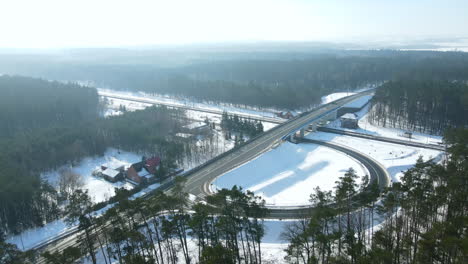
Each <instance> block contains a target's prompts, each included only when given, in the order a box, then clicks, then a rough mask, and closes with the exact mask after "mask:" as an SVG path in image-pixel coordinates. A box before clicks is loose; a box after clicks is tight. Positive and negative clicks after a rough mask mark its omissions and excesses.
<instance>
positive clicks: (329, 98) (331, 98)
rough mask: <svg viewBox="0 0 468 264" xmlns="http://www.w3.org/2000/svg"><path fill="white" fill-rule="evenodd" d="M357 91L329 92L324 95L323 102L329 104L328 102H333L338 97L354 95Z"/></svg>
mask: <svg viewBox="0 0 468 264" xmlns="http://www.w3.org/2000/svg"><path fill="white" fill-rule="evenodd" d="M353 94H355V93H353V92H349V93H346V92H343V93H332V94H329V95H326V96H322V98H321V99H322V104H328V103H331V102H333V101H336V100H338V99H341V98H343V97H346V96H350V95H353Z"/></svg>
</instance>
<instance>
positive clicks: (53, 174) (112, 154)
mask: <svg viewBox="0 0 468 264" xmlns="http://www.w3.org/2000/svg"><path fill="white" fill-rule="evenodd" d="M140 160H141V156H139V155H137V154H135V153H131V152H127V151H119V150H117V149H114V148H109V149H108V150H107V151H106V152H105V154H104V156H101V157H88V158H84V159H83V160H81V161H80V162H79V163H78V165H76V166H74V167H71V166H64V167H62V168H65V169H70V170H71V171H72V172H75V173H77V174H79V175H81V176H82V179H83V183H84V185H83V189H85V190H88V194H89V196H90V197H91V198H92V200H93V202H94V203H99V202H103V201H106V200H108V199H109V198H110V197H112V196H114V194H115V190H114V188H116V187H117V188H121V187H124V188H127V189H132V188H133V185H131V184H129V183H126V182H116V183H111V182H108V181H106V180H104V179H103V178H100V177H96V176H93V175H92V173H93V171H94V170H96V169H98V168H100V166H101V165H103V164H106V163H119V164H124V165H125V166H126V167H129V166H130V165H131V164H132V163H135V162H138V161H140ZM59 171H60V169H59V170H54V171H49V172H46V173H43V174H42V175H41V177H42V178H44V179H46V180H47V181H48V182H49V183H51V184H52V185H53V186H57V185H58V180H59Z"/></svg>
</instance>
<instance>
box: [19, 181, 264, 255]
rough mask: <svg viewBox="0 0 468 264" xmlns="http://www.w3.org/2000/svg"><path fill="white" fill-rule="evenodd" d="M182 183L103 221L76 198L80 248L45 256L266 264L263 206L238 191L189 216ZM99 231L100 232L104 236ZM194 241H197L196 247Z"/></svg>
mask: <svg viewBox="0 0 468 264" xmlns="http://www.w3.org/2000/svg"><path fill="white" fill-rule="evenodd" d="M182 182H183V181H181V179H180V178H179V179H177V183H176V186H175V187H174V190H173V191H172V192H171V193H170V194H166V193H163V192H159V193H157V194H156V195H154V196H153V197H152V198H151V199H148V200H141V199H137V200H135V201H129V200H126V199H123V200H121V201H120V203H119V205H118V206H116V207H114V208H112V209H110V210H108V211H107V212H106V214H105V215H104V216H103V217H100V218H96V217H94V216H93V215H92V214H90V211H89V208H90V207H89V205H90V203H89V197H87V195H86V193H82V192H77V193H76V194H75V195H74V196H75V197H74V198H73V199H72V201H73V202H72V203H70V205H69V206H68V207H69V208H68V209H69V215H68V219H69V221H70V222H72V221H79V223H80V229H81V231H82V232H81V234H82V235H81V236H80V238H79V240H80V241H81V246H80V247H74V248H68V249H67V250H64V251H63V252H54V253H48V252H46V253H45V254H44V255H43V256H44V257H45V258H46V260H47V261H48V263H50V264H59V263H60V264H67V263H74V261H76V259H78V258H82V257H84V256H86V255H87V254H88V255H89V256H90V258H91V260H92V262H93V263H114V262H115V261H118V263H148V264H149V263H161V264H164V263H167V264H176V263H187V264H190V263H206V264H218V263H226V264H230V263H231V264H233V263H262V251H261V245H260V242H261V239H262V237H263V235H264V232H265V230H264V225H263V220H262V219H261V218H263V217H264V216H265V215H266V213H267V210H266V209H265V208H264V201H263V200H260V199H259V198H258V197H256V196H254V195H253V193H251V192H247V193H244V192H243V191H242V189H238V188H237V187H234V188H233V189H231V190H227V189H223V190H221V191H219V192H218V193H217V194H215V195H213V196H210V197H208V200H207V203H196V204H194V205H193V206H192V212H188V211H187V208H188V207H187V206H188V202H189V201H188V196H187V195H188V194H187V193H185V192H183V186H182ZM96 230H101V232H100V234H99V235H96V232H95V231H96ZM191 238H196V246H195V247H194V246H193V245H191V244H190V243H191V242H190V240H191ZM95 248H96V249H95ZM95 250H97V251H95ZM97 252H99V253H100V254H101V255H102V258H101V259H98V258H97ZM18 255H20V254H19V253H18V254H17V256H16V257H18V259H19V256H18Z"/></svg>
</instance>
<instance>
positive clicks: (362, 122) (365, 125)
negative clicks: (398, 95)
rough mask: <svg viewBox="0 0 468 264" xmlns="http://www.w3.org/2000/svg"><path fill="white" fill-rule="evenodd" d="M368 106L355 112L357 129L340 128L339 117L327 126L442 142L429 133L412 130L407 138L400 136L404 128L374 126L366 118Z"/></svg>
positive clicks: (413, 139) (435, 142)
mask: <svg viewBox="0 0 468 264" xmlns="http://www.w3.org/2000/svg"><path fill="white" fill-rule="evenodd" d="M369 108H370V105H369V104H368V105H367V106H365V107H364V108H363V109H362V110H361V111H359V112H356V113H355V114H356V115H357V116H358V119H359V123H358V124H359V128H358V129H346V128H341V127H340V120H339V119H337V120H335V121H333V122H331V123H330V124H328V125H327V126H328V127H330V128H336V129H342V130H347V131H352V132H358V133H365V134H369V135H376V136H382V137H389V138H397V139H402V140H408V141H413V142H420V143H424V144H438V143H441V142H442V137H441V136H434V135H429V134H423V133H418V132H413V137H412V138H411V139H408V138H406V137H403V136H402V135H403V133H404V132H405V130H403V129H397V128H386V127H378V126H374V125H372V124H371V123H370V122H369V120H368V112H369Z"/></svg>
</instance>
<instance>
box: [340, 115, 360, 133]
mask: <svg viewBox="0 0 468 264" xmlns="http://www.w3.org/2000/svg"><path fill="white" fill-rule="evenodd" d="M340 122H341V127H342V128H351V129H356V128H358V118H357V116H356V115H355V114H353V113H347V114H344V115H342V116H341V117H340Z"/></svg>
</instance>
